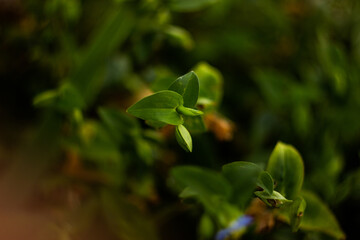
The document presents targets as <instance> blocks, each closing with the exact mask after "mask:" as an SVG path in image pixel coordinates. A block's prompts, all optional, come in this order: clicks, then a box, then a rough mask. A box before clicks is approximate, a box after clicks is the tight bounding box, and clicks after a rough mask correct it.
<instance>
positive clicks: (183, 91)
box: [169, 71, 199, 108]
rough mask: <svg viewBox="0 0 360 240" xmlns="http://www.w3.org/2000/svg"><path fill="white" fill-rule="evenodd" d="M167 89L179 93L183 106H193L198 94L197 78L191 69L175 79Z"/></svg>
mask: <svg viewBox="0 0 360 240" xmlns="http://www.w3.org/2000/svg"><path fill="white" fill-rule="evenodd" d="M169 90H171V91H175V92H177V93H179V94H180V95H181V96H182V97H183V99H184V106H185V107H188V108H193V107H194V106H195V104H196V102H197V100H198V96H199V79H198V77H197V75H196V74H195V72H193V71H191V72H189V73H187V74H185V75H183V76H181V77H179V78H178V79H176V80H175V81H174V82H173V83H172V84H171V85H170V87H169Z"/></svg>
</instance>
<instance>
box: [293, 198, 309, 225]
mask: <svg viewBox="0 0 360 240" xmlns="http://www.w3.org/2000/svg"><path fill="white" fill-rule="evenodd" d="M305 208H306V201H305V200H304V198H302V197H298V198H296V199H295V200H294V202H293V203H292V204H291V206H290V226H291V229H292V231H293V232H296V231H297V230H298V229H299V227H300V223H301V220H302V218H303V216H304V211H305Z"/></svg>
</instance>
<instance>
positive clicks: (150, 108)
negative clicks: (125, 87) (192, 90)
mask: <svg viewBox="0 0 360 240" xmlns="http://www.w3.org/2000/svg"><path fill="white" fill-rule="evenodd" d="M182 104H183V98H182V96H181V95H180V94H178V93H176V92H174V91H169V90H164V91H160V92H157V93H155V94H153V95H150V96H148V97H145V98H143V99H141V100H140V101H138V102H137V103H135V104H134V105H132V106H131V107H129V108H128V109H127V112H128V113H130V114H132V115H133V116H135V117H138V118H141V119H143V120H149V121H160V122H164V123H167V124H172V125H179V124H182V123H183V122H184V121H183V119H182V117H181V115H180V114H179V113H178V112H177V111H176V108H177V107H178V106H180V105H182Z"/></svg>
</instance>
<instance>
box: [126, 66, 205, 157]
mask: <svg viewBox="0 0 360 240" xmlns="http://www.w3.org/2000/svg"><path fill="white" fill-rule="evenodd" d="M198 96H199V79H198V77H197V76H196V74H195V73H194V72H192V71H191V72H189V73H187V74H185V75H184V76H181V77H179V78H178V79H176V80H175V81H174V82H173V83H172V84H171V86H170V87H169V89H168V90H163V91H159V92H157V93H154V94H152V95H150V96H148V97H145V98H143V99H141V100H140V101H138V102H137V103H135V104H134V105H132V106H131V107H130V108H128V110H127V112H128V113H130V114H132V115H133V116H135V117H138V118H141V119H143V120H146V121H148V122H150V123H151V125H155V126H163V125H164V124H170V125H176V126H177V128H176V139H177V141H178V142H179V144H180V146H181V147H183V148H184V149H185V150H186V151H189V152H191V151H192V140H191V135H190V133H189V132H188V130H187V129H186V128H185V127H184V126H183V125H182V124H183V123H184V117H196V116H199V115H201V114H202V112H201V111H199V110H196V109H194V107H195V104H196V102H197V100H198Z"/></svg>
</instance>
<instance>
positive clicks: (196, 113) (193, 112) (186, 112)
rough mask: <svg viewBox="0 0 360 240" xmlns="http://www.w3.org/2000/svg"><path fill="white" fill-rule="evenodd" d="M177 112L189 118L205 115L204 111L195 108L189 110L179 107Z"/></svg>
mask: <svg viewBox="0 0 360 240" xmlns="http://www.w3.org/2000/svg"><path fill="white" fill-rule="evenodd" d="M176 111H177V112H178V113H180V114H183V115H185V116H189V117H195V116H200V115H202V114H203V112H202V111H199V110H196V109H193V108H187V107H184V106H179V107H177V108H176Z"/></svg>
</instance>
